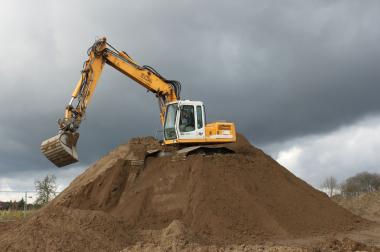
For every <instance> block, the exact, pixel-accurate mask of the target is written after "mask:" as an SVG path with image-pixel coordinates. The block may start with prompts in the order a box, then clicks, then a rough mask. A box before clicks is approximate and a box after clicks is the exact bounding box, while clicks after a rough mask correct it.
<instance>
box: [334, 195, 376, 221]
mask: <svg viewBox="0 0 380 252" xmlns="http://www.w3.org/2000/svg"><path fill="white" fill-rule="evenodd" d="M333 199H334V201H335V202H337V203H338V204H339V205H341V206H342V207H344V208H346V209H348V210H350V211H351V212H353V213H355V214H357V215H359V216H362V217H364V218H367V219H369V220H375V221H380V192H371V193H365V194H361V195H359V196H353V197H342V196H335V197H334V198H333Z"/></svg>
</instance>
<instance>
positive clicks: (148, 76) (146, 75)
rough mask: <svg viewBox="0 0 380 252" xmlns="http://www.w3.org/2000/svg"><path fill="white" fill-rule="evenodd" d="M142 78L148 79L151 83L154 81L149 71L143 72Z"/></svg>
mask: <svg viewBox="0 0 380 252" xmlns="http://www.w3.org/2000/svg"><path fill="white" fill-rule="evenodd" d="M141 78H142V79H144V80H146V81H147V82H149V83H151V82H152V79H151V78H150V73H148V74H145V73H141Z"/></svg>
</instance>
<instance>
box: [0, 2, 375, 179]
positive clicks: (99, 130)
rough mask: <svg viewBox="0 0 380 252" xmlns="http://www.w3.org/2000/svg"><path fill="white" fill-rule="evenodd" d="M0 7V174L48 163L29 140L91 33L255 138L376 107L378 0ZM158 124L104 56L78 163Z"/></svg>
mask: <svg viewBox="0 0 380 252" xmlns="http://www.w3.org/2000/svg"><path fill="white" fill-rule="evenodd" d="M21 7H23V8H21ZM20 8H21V11H20ZM2 9H3V12H4V13H3V12H1V11H0V12H1V14H2V15H1V19H4V20H3V21H4V22H2V24H1V25H0V29H1V30H0V31H1V32H2V34H8V36H7V37H6V38H4V40H3V43H4V44H3V45H2V48H3V50H2V51H3V52H2V53H0V56H1V58H2V59H3V62H2V63H1V65H0V74H1V75H0V83H1V86H2V100H1V101H0V102H1V105H2V108H3V109H2V111H1V112H0V116H1V117H2V123H1V125H0V136H1V137H2V139H3V141H2V144H1V148H0V158H1V162H0V171H1V173H2V174H3V175H4V176H7V175H10V174H12V173H14V172H15V171H21V170H31V171H33V170H37V169H39V170H43V169H46V170H50V169H53V168H52V166H51V165H50V164H49V162H48V161H47V160H45V159H44V157H43V156H42V155H41V154H40V153H39V144H40V142H41V141H42V140H43V139H45V138H47V137H50V136H53V135H54V134H55V133H56V119H57V118H58V117H59V116H61V115H62V113H63V108H64V106H65V104H66V103H67V102H68V100H69V98H70V92H71V89H72V88H73V87H74V85H75V83H76V81H77V78H79V71H80V69H81V66H82V63H83V61H84V60H85V57H86V54H85V52H86V50H87V47H89V46H90V45H91V43H92V42H93V41H94V38H95V36H101V35H106V36H107V37H108V39H109V41H110V43H111V44H113V45H114V46H115V47H117V48H119V49H121V50H125V51H127V52H128V53H129V54H130V55H131V56H132V57H134V58H135V59H136V60H137V62H140V63H141V64H147V65H152V66H153V67H155V68H157V69H158V70H159V71H160V72H161V73H162V74H163V75H164V76H166V77H167V78H170V79H178V80H180V81H181V82H182V83H183V93H182V96H183V98H187V99H193V100H203V101H204V102H205V103H206V108H207V112H208V114H207V117H208V119H209V120H210V121H211V120H217V119H225V120H231V121H234V122H236V124H237V127H238V130H239V131H240V132H242V133H243V134H245V135H246V136H247V137H248V138H249V139H251V140H252V141H253V142H254V143H255V144H259V145H264V144H270V143H271V142H278V141H282V140H286V139H289V138H292V137H298V136H303V135H307V134H313V133H323V132H328V131H331V130H333V129H336V128H338V127H340V126H342V125H345V124H350V123H352V122H353V121H355V120H357V119H360V118H362V117H364V116H365V115H368V114H371V113H378V112H379V110H380V102H379V98H378V94H379V92H380V85H379V81H380V71H379V66H380V47H379V46H378V41H380V30H379V29H378V25H377V24H378V23H379V22H380V15H379V14H380V4H379V2H377V1H366V2H360V3H359V2H357V1H281V2H272V1H138V2H133V3H131V2H128V1H107V2H104V1H103V2H102V1H85V2H84V1H81V2H80V3H79V2H77V1H72V2H71V1H65V2H59V1H54V2H53V1H51V2H48V3H46V2H45V1H41V2H38V1H37V2H35V3H33V5H32V4H30V3H29V4H27V3H23V4H22V5H21V3H11V2H9V4H8V5H6V6H5V7H4V8H2ZM159 128H160V125H159V119H158V108H157V107H156V101H155V98H154V97H153V95H152V94H150V93H148V94H147V93H146V92H145V90H143V89H142V88H141V87H139V86H137V85H136V84H135V83H134V82H133V81H131V80H129V79H128V78H126V77H124V76H121V74H119V73H118V72H116V71H115V70H113V69H111V68H110V67H107V68H106V70H105V71H104V73H103V76H102V77H101V80H100V82H99V86H98V88H97V91H96V93H95V95H94V98H93V100H92V104H91V106H90V108H89V109H88V114H87V120H86V121H84V123H83V124H82V126H81V131H80V132H81V138H80V140H79V151H80V157H81V161H82V163H81V164H82V165H83V164H88V163H90V162H93V161H95V160H97V159H98V158H99V157H100V156H101V155H103V154H105V153H106V152H107V151H109V150H110V149H112V148H113V147H115V146H117V145H118V144H120V143H122V142H125V141H127V139H129V138H131V137H133V136H139V135H154V134H155V132H156V130H157V129H159Z"/></svg>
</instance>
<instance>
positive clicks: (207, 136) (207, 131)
mask: <svg viewBox="0 0 380 252" xmlns="http://www.w3.org/2000/svg"><path fill="white" fill-rule="evenodd" d="M234 141H236V131H235V125H234V124H233V123H231V122H225V121H217V122H214V123H208V124H206V116H205V109H204V105H203V102H201V101H190V100H181V101H175V102H171V103H168V104H167V105H166V113H165V121H164V143H165V144H178V143H183V144H190V145H191V144H199V143H223V142H234Z"/></svg>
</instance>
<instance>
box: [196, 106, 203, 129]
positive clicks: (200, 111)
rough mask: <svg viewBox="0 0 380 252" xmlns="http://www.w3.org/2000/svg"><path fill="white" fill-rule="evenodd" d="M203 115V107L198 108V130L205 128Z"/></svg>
mask: <svg viewBox="0 0 380 252" xmlns="http://www.w3.org/2000/svg"><path fill="white" fill-rule="evenodd" d="M202 115H203V113H202V106H197V127H198V129H201V128H203V116H202Z"/></svg>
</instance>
